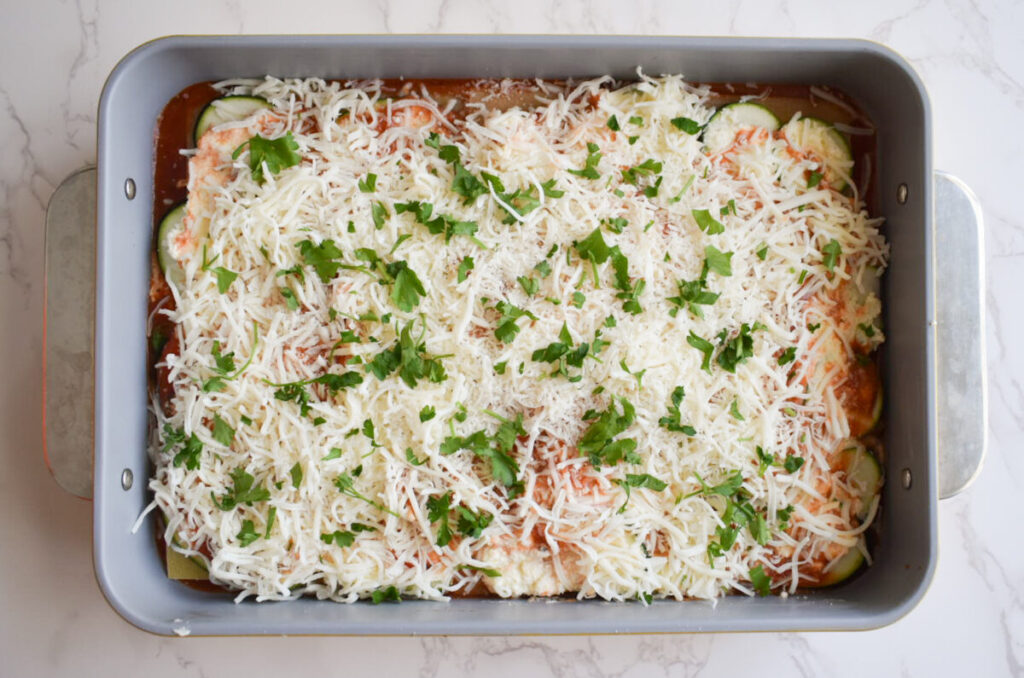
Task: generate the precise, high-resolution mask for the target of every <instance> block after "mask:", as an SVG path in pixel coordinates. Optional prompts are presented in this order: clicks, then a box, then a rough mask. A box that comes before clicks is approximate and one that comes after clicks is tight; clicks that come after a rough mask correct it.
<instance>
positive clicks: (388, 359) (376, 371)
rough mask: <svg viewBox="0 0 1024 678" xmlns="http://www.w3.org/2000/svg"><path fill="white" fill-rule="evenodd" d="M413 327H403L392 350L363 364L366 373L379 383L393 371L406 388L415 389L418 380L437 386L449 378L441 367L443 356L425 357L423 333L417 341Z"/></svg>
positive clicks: (409, 325)
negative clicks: (413, 333) (375, 378)
mask: <svg viewBox="0 0 1024 678" xmlns="http://www.w3.org/2000/svg"><path fill="white" fill-rule="evenodd" d="M413 324H414V323H413V322H410V323H408V324H407V325H406V326H405V327H404V328H402V331H401V333H399V336H398V341H396V342H395V343H394V344H393V345H392V346H391V348H388V349H385V350H383V351H381V352H380V353H378V354H377V355H376V356H374V358H373V360H371V361H370V362H368V363H366V370H367V371H368V372H370V373H371V374H373V376H375V377H377V379H378V380H380V381H383V380H384V379H386V378H387V377H388V375H390V374H391V373H392V372H395V371H396V370H397V371H398V376H399V377H400V378H401V379H402V381H404V382H405V383H406V385H407V386H408V387H409V388H415V387H416V382H417V381H419V380H420V379H427V380H429V381H431V382H433V383H440V382H442V381H444V380H445V379H447V378H448V375H447V373H446V372H445V369H444V365H442V364H441V358H442V356H430V355H429V354H427V352H426V344H425V342H423V336H422V334H421V335H420V337H418V338H413V336H412V328H413Z"/></svg>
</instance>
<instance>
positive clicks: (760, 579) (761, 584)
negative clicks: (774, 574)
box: [750, 565, 772, 597]
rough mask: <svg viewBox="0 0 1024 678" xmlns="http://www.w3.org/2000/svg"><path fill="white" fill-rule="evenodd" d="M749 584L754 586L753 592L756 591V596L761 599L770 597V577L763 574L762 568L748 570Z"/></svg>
mask: <svg viewBox="0 0 1024 678" xmlns="http://www.w3.org/2000/svg"><path fill="white" fill-rule="evenodd" d="M750 583H751V584H753V585H754V590H755V591H757V595H759V596H761V597H764V596H768V595H771V592H772V580H771V577H769V576H768V575H767V574H765V572H764V568H763V567H761V566H760V565H758V566H757V567H753V568H751V569H750Z"/></svg>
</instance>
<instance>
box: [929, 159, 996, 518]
mask: <svg viewBox="0 0 1024 678" xmlns="http://www.w3.org/2000/svg"><path fill="white" fill-rule="evenodd" d="M934 187H935V219H934V221H933V231H932V245H933V248H932V249H933V251H934V253H935V254H934V264H935V268H934V270H935V271H936V275H935V289H934V290H933V292H934V294H935V297H934V299H935V344H936V356H937V357H936V375H935V376H936V384H937V394H936V396H937V397H936V413H935V414H936V421H937V426H938V430H937V438H938V448H939V449H938V452H939V498H940V499H946V498H948V497H952V496H953V495H955V494H957V493H958V492H960V491H961V490H963V489H964V488H966V487H967V486H968V485H970V484H971V482H972V481H973V480H974V479H975V478H976V477H977V476H978V473H979V472H980V471H981V465H982V462H983V461H984V459H985V449H986V447H987V435H988V407H987V405H988V403H987V393H986V389H985V381H986V379H985V246H984V231H983V220H982V212H981V204H980V203H979V202H978V198H977V197H976V196H975V195H974V192H973V191H971V189H970V188H968V187H967V185H966V184H964V182H962V181H960V180H959V179H957V178H956V177H954V176H953V175H951V174H947V173H946V172H936V173H935V183H934ZM940 272H941V274H939V273H940Z"/></svg>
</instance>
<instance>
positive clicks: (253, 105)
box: [192, 95, 270, 146]
mask: <svg viewBox="0 0 1024 678" xmlns="http://www.w3.org/2000/svg"><path fill="white" fill-rule="evenodd" d="M267 108H270V103H269V102H267V100H266V99H263V98H261V97H253V96H241V95H229V96H226V97H221V98H219V99H214V100H213V101H211V102H210V103H208V104H207V105H206V108H204V109H203V110H202V111H200V113H199V117H198V118H196V126H195V128H194V129H193V130H192V145H193V146H198V145H199V140H200V139H201V138H202V137H203V135H204V134H206V132H207V131H208V130H209V129H210V128H211V127H216V126H217V125H223V124H224V123H226V122H235V121H237V120H245V119H246V118H248V117H249V116H251V115H252V114H254V113H256V112H257V111H260V110H263V109H267Z"/></svg>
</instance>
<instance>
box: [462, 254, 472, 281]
mask: <svg viewBox="0 0 1024 678" xmlns="http://www.w3.org/2000/svg"><path fill="white" fill-rule="evenodd" d="M475 266H476V263H475V262H474V261H473V257H469V256H467V257H463V258H462V261H460V262H459V272H458V281H459V282H463V281H464V280H465V279H466V278H468V277H469V272H470V271H472V270H473V268H474V267H475Z"/></svg>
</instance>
